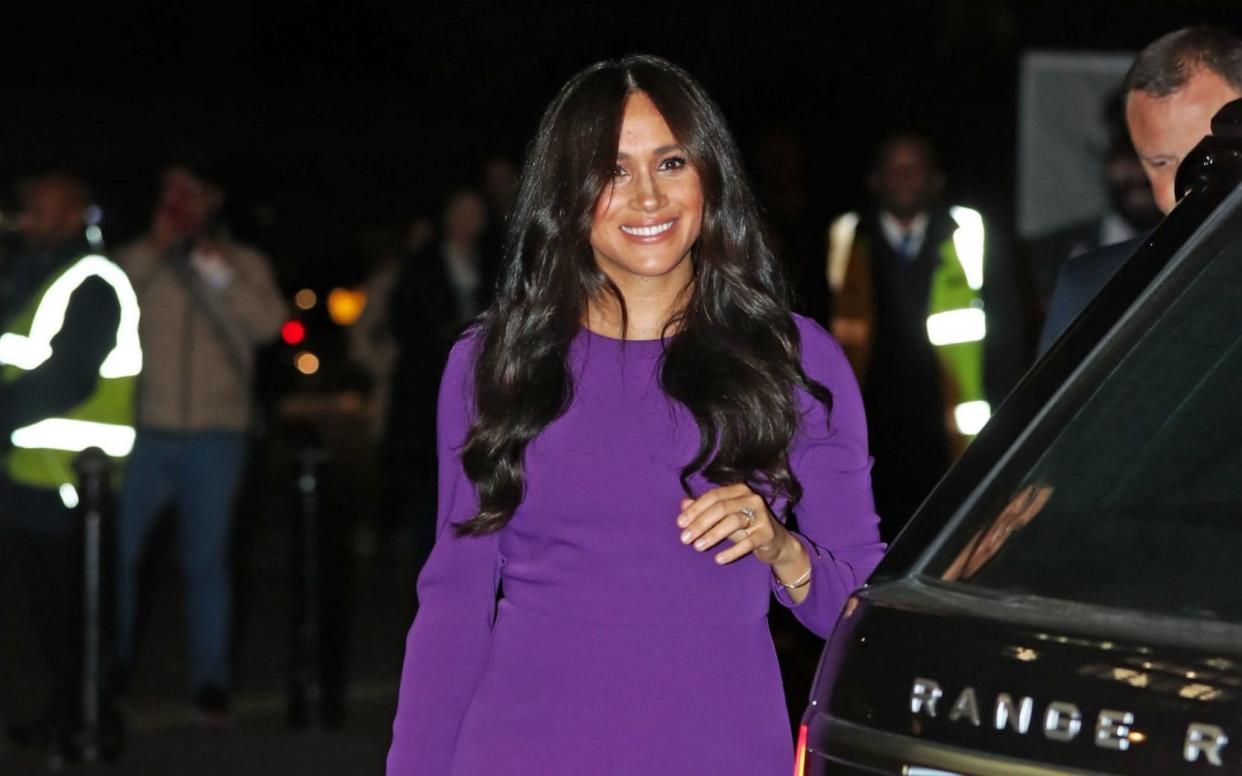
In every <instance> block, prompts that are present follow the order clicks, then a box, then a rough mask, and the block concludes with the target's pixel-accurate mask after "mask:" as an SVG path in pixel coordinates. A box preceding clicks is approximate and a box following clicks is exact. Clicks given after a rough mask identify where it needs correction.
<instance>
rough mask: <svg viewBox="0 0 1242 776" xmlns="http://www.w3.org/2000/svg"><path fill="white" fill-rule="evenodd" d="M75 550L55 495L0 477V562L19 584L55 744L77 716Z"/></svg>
mask: <svg viewBox="0 0 1242 776" xmlns="http://www.w3.org/2000/svg"><path fill="white" fill-rule="evenodd" d="M81 547H82V542H81V530H80V526H78V525H77V522H76V520H75V515H74V513H73V512H71V511H70V510H68V509H66V508H65V506H64V504H63V503H62V502H61V500H60V495H59V494H58V493H56V492H55V491H52V490H44V489H37V488H28V487H24V486H21V485H17V484H15V483H13V482H11V481H9V480H7V479H0V563H3V564H4V565H5V567H6V568H8V569H12V570H14V571H15V572H16V573H17V575H18V577H19V579H20V580H21V587H22V597H23V598H25V599H26V606H27V608H28V609H29V612H30V618H31V621H32V623H33V624H34V627H35V631H36V633H35V635H36V637H37V641H38V645H39V650H40V652H41V653H42V655H43V659H44V664H45V667H46V670H47V673H48V676H49V679H50V689H49V695H50V698H49V700H50V709H49V722H50V723H51V726H52V731H51V732H52V735H53V736H56V737H57V738H59V739H60V740H61V741H66V740H67V739H68V737H69V736H70V735H72V733H73V732H74V731H76V730H77V728H78V726H79V724H80V717H81V711H80V710H81V666H82V557H81Z"/></svg>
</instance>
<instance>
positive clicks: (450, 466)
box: [388, 56, 883, 776]
mask: <svg viewBox="0 0 1242 776" xmlns="http://www.w3.org/2000/svg"><path fill="white" fill-rule="evenodd" d="M741 169H742V168H741V164H740V162H739V160H738V154H737V150H736V148H735V146H734V143H733V139H732V137H731V136H730V134H729V132H728V130H727V128H726V126H725V124H724V120H723V118H722V117H721V115H720V112H719V110H718V109H717V107H716V106H715V104H714V103H713V102H712V101H711V99H710V98H709V97H708V96H707V95H706V94H705V93H704V92H703V90H702V88H701V87H700V86H699V85H698V84H697V83H695V81H694V80H693V79H692V78H690V76H689V75H687V74H686V73H685V72H684V71H682V70H680V69H679V68H677V67H676V66H674V65H672V64H670V63H668V62H665V61H663V60H660V59H656V58H654V57H644V56H633V57H627V58H625V59H622V60H620V61H615V62H603V63H600V64H598V65H595V66H593V67H591V68H588V69H587V70H585V71H583V72H582V73H579V74H578V75H577V76H575V77H574V78H573V79H571V80H570V82H569V83H568V84H566V86H565V87H564V88H563V89H562V90H561V92H560V94H558V96H557V97H556V99H555V100H554V101H553V103H552V105H551V106H550V107H549V108H548V110H547V112H546V114H545V115H544V118H543V121H542V123H541V124H540V127H539V131H538V134H537V135H536V137H535V140H534V142H533V143H532V145H531V148H530V151H529V153H528V157H527V161H526V165H525V168H524V170H523V173H522V183H521V187H520V192H519V196H518V201H517V204H516V207H515V209H514V211H513V214H512V215H511V216H510V220H509V223H508V230H509V231H508V236H507V241H506V254H507V255H506V265H507V266H506V267H505V269H504V271H503V274H502V279H501V283H500V287H499V289H498V294H497V298H496V302H495V303H494V304H493V306H492V308H491V309H490V310H488V312H487V313H486V314H485V316H484V317H483V319H482V320H481V322H480V323H479V324H478V325H477V326H476V327H475V328H474V329H473V330H471V331H470V332H469V333H467V334H466V335H465V337H463V339H462V340H461V341H460V342H458V344H457V346H456V347H455V348H454V350H453V353H452V354H451V355H450V357H449V363H448V366H447V367H446V369H445V374H444V378H443V382H442V385H441V393H440V404H439V439H438V445H439V446H438V451H439V462H440V480H439V495H440V501H439V505H438V539H437V543H436V546H435V548H434V550H433V552H432V554H431V557H430V558H429V560H428V562H427V564H426V566H424V569H423V573H422V575H421V576H420V578H419V583H418V598H419V602H420V606H421V608H420V610H419V612H418V616H417V617H416V618H415V621H414V625H413V627H412V628H411V629H410V635H409V638H408V641H407V645H406V658H405V667H404V672H403V676H402V682H401V693H400V701H399V705H398V710H397V717H396V721H395V722H394V725H393V744H392V749H391V751H390V753H389V759H388V769H389V773H390V774H420V776H446V775H456V776H465V775H466V774H470V775H471V776H473V775H474V774H483V773H509V774H517V776H559V775H560V774H578V773H591V774H593V775H595V776H613V775H615V776H622V774H624V775H625V776H632V775H633V774H644V775H645V776H673V775H674V774H676V775H677V776H681V775H683V774H697V773H710V774H713V776H776V775H777V774H779V775H780V776H784V774H786V773H788V772H789V769H790V768H791V767H792V765H793V747H792V740H791V735H790V730H789V728H788V720H787V717H786V713H785V702H784V698H782V693H781V678H780V673H779V669H778V667H777V663H776V655H775V651H774V649H773V646H772V640H771V636H770V634H769V632H768V627H767V621H766V615H767V610H768V605H769V603H770V601H771V599H772V597H773V596H774V595H775V597H776V599H777V601H779V602H780V603H781V604H783V605H785V606H789V607H791V608H793V611H794V613H795V615H796V616H797V617H798V618H799V619H800V620H802V622H803V623H805V624H806V625H807V626H808V627H809V628H810V629H811V630H813V631H815V632H817V633H819V634H821V635H822V634H824V633H826V632H827V631H828V630H829V629H830V628H831V627H832V624H833V622H834V621H835V620H836V617H837V613H838V611H839V609H840V607H841V604H842V602H843V601H844V599H845V596H846V595H847V594H848V593H849V592H850V591H851V590H852V589H853V588H854V587H856V586H857V585H859V584H861V583H862V582H863V581H864V580H865V578H866V576H867V575H868V574H869V573H870V570H871V568H872V567H873V566H874V565H875V563H876V562H877V561H878V559H879V555H880V553H881V551H882V549H883V548H882V545H881V544H880V543H879V540H878V531H877V525H878V519H877V518H876V516H875V513H874V509H873V505H872V498H871V488H870V479H869V472H870V459H869V457H868V455H867V447H866V435H865V420H864V418H863V413H862V403H861V400H860V398H859V395H858V387H857V385H856V384H855V383H854V379H853V373H852V371H851V370H850V367H849V365H848V363H847V362H846V361H845V358H844V355H843V354H842V351H841V349H840V347H839V346H838V345H837V343H836V342H835V341H834V340H833V339H832V337H831V336H830V335H829V334H828V333H827V332H825V331H824V330H823V329H821V328H819V327H818V326H817V325H816V324H814V323H812V322H810V321H808V320H806V319H803V318H798V317H796V316H793V315H791V314H790V312H789V307H788V302H787V296H786V293H787V289H786V285H785V280H784V277H783V276H782V274H781V271H780V265H779V264H778V263H777V261H776V259H775V258H774V257H773V255H772V251H771V250H770V248H769V247H768V244H767V242H766V240H765V238H764V234H763V228H762V225H761V223H760V218H759V213H758V208H757V207H756V205H755V202H754V197H753V195H752V194H751V191H750V187H749V185H748V184H747V182H746V180H745V178H744V176H743V175H742V172H741ZM696 432H697V433H696ZM795 519H796V522H797V531H795V530H794V525H793V521H794V520H795Z"/></svg>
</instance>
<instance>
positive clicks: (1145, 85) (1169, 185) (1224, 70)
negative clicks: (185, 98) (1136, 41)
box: [1125, 26, 1242, 213]
mask: <svg viewBox="0 0 1242 776" xmlns="http://www.w3.org/2000/svg"><path fill="white" fill-rule="evenodd" d="M1125 91H1126V124H1127V126H1128V127H1129V129H1130V138H1131V139H1132V140H1133V141H1134V149H1135V151H1137V152H1138V155H1139V159H1140V160H1141V161H1142V163H1143V171H1144V172H1146V173H1147V179H1148V180H1149V181H1151V188H1152V193H1153V194H1154V195H1155V197H1156V204H1157V205H1159V207H1160V210H1161V211H1162V212H1165V213H1168V212H1169V211H1170V210H1172V209H1173V206H1174V205H1176V204H1177V196H1176V194H1175V193H1174V187H1173V184H1174V180H1175V178H1176V175H1177V167H1178V165H1180V164H1181V163H1182V160H1183V159H1185V158H1186V155H1187V154H1189V153H1190V151H1191V149H1193V148H1194V147H1195V146H1196V145H1198V143H1199V141H1200V140H1202V139H1203V138H1204V136H1205V135H1207V134H1209V133H1210V132H1211V122H1212V116H1214V115H1215V114H1216V112H1217V111H1218V110H1220V108H1221V106H1223V105H1224V104H1225V103H1227V102H1229V101H1230V100H1236V99H1238V98H1239V97H1242V40H1239V39H1238V38H1236V37H1234V36H1233V35H1230V34H1229V33H1228V32H1225V31H1224V30H1221V29H1218V28H1216V27H1208V26H1199V27H1186V28H1184V29H1181V30H1178V31H1176V32H1171V33H1169V34H1168V35H1165V36H1164V37H1162V38H1160V39H1158V40H1156V41H1155V42H1154V43H1152V44H1151V45H1149V46H1148V47H1147V48H1145V49H1143V50H1142V51H1141V52H1140V53H1139V55H1138V57H1137V58H1135V60H1134V64H1133V65H1131V66H1130V72H1128V73H1127V74H1126V80H1125Z"/></svg>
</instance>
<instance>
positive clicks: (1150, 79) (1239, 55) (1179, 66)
mask: <svg viewBox="0 0 1242 776" xmlns="http://www.w3.org/2000/svg"><path fill="white" fill-rule="evenodd" d="M1200 68H1207V69H1208V70H1211V71H1212V72H1213V73H1216V74H1217V75H1218V76H1220V77H1221V78H1223V79H1225V81H1227V82H1228V83H1229V85H1230V86H1232V87H1233V88H1234V89H1237V90H1238V91H1239V92H1242V40H1239V39H1238V38H1237V37H1236V36H1234V35H1233V34H1231V33H1230V32H1228V31H1227V30H1223V29H1221V28H1220V27H1214V26H1211V25H1207V24H1200V25H1196V26H1194V27H1183V28H1182V29H1180V30H1177V31H1175V32H1170V33H1169V34H1167V35H1164V36H1161V37H1160V38H1157V39H1156V40H1155V41H1153V42H1152V43H1150V44H1149V45H1148V46H1147V48H1145V49H1143V50H1142V51H1140V52H1139V55H1138V56H1137V57H1135V58H1134V64H1132V65H1130V71H1129V72H1128V73H1126V80H1125V91H1126V93H1127V94H1128V93H1130V92H1144V93H1146V94H1150V95H1151V96H1153V97H1168V96H1169V95H1170V94H1172V93H1173V92H1176V91H1177V90H1179V89H1181V88H1182V87H1183V86H1185V85H1186V82H1187V81H1188V80H1190V77H1191V76H1192V75H1194V74H1195V72H1196V71H1197V70H1199V69H1200Z"/></svg>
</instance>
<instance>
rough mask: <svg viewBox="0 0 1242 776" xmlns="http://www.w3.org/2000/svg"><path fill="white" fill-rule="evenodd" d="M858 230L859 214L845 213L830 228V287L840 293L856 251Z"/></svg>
mask: <svg viewBox="0 0 1242 776" xmlns="http://www.w3.org/2000/svg"><path fill="white" fill-rule="evenodd" d="M857 230H858V214H857V213H845V214H843V215H841V216H840V217H838V218H837V219H836V220H835V221H833V222H832V226H830V227H828V287H829V288H830V289H832V290H833V291H834V292H835V291H840V290H841V286H843V285H845V273H846V271H847V270H848V269H849V266H850V253H851V252H852V251H853V249H854V233H855V232H856V231H857Z"/></svg>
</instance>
